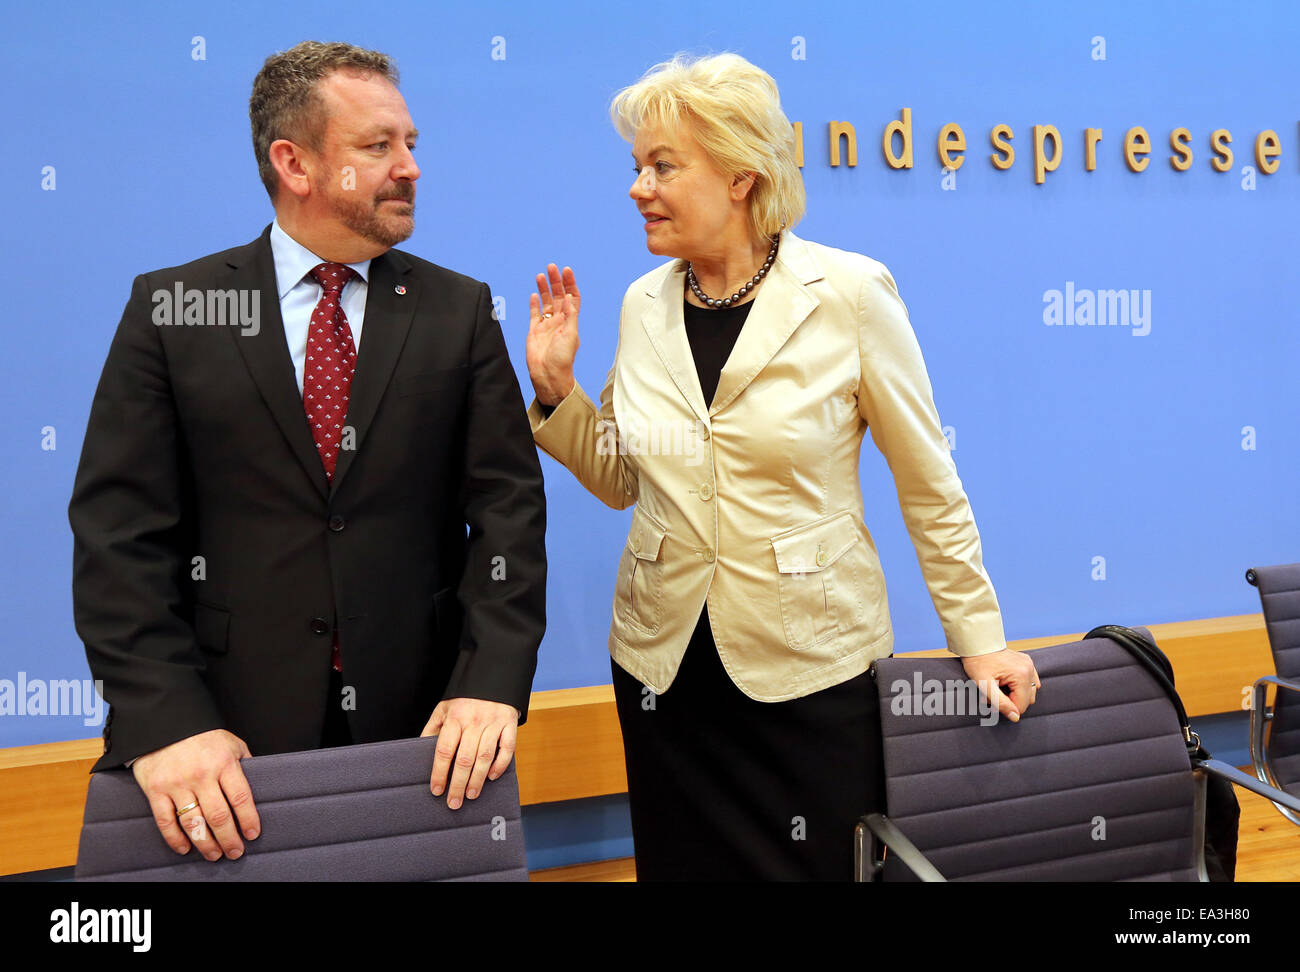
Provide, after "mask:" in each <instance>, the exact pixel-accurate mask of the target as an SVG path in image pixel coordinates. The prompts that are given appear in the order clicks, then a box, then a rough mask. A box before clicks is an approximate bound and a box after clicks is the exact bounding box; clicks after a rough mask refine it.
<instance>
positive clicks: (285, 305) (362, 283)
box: [271, 220, 370, 395]
mask: <svg viewBox="0 0 1300 972" xmlns="http://www.w3.org/2000/svg"><path fill="white" fill-rule="evenodd" d="M271 254H272V255H273V256H274V257H275V287H276V291H277V292H278V293H279V295H280V319H281V320H282V321H284V337H285V340H286V341H288V343H289V357H290V358H292V359H293V373H294V377H295V378H297V380H298V394H299V395H301V394H302V372H303V366H304V365H305V364H306V361H307V332H308V331H309V330H310V329H311V315H312V312H313V311H315V310H316V305H317V304H318V303H319V302H320V298H321V293H322V288H321V285H320V284H318V283H317V282H316V281H315V280H314V279H313V278H311V277H309V276H307V274H308V273H310V272H311V269H312V268H313V267H315V266H318V265H319V264H322V263H325V262H326V261H325V260H322V259H321V258H320V257H318V256H317V255H316V254H314V253H312V252H311V250H309V249H307V248H306V247H305V246H303V245H302V244H301V243H299V242H298V241H297V240H295V239H294V238H293V237H291V236H290V235H289V234H288V233H286V232H285V231H284V230H283V229H281V228H280V221H279V220H276V221H275V222H273V223H272V224H271ZM348 266H350V267H351V268H352V269H353V270H355V271H356V272H357V276H355V277H353V278H352V279H351V280H349V281H348V282H347V284H345V285H344V287H343V294H342V299H341V303H342V306H343V313H344V314H345V315H347V319H348V328H349V329H350V330H351V331H352V346H353V347H354V348H356V352H357V357H358V358H359V357H360V356H361V325H362V324H363V323H364V321H365V316H366V294H367V293H368V292H369V280H370V261H369V260H362V261H361V262H360V263H349V264H348Z"/></svg>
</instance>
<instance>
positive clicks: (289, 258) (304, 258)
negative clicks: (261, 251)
mask: <svg viewBox="0 0 1300 972" xmlns="http://www.w3.org/2000/svg"><path fill="white" fill-rule="evenodd" d="M271 255H272V257H273V258H274V259H275V285H276V289H277V290H278V291H279V292H280V299H281V300H284V296H285V294H287V293H288V292H289V291H291V290H293V288H294V287H296V286H298V284H299V283H301V282H302V279H303V277H305V276H307V274H308V273H310V272H311V269H312V268H313V267H316V266H319V265H320V264H322V263H325V262H327V261H325V260H322V259H321V258H320V257H318V256H317V255H316V254H315V253H312V252H311V250H309V249H307V248H306V247H305V246H303V245H302V244H301V243H299V242H298V241H297V240H295V239H294V238H293V237H292V236H290V235H289V234H288V233H286V232H285V231H284V230H283V229H282V228H281V227H280V221H279V220H278V219H277V220H275V221H273V222H272V223H271ZM348 266H349V267H351V268H352V269H353V270H355V271H356V272H357V273H358V274H359V275H360V277H361V279H362V280H364V281H365V282H366V283H369V282H370V261H369V260H362V261H361V262H360V263H349V264H348Z"/></svg>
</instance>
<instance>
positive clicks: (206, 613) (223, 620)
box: [194, 603, 230, 655]
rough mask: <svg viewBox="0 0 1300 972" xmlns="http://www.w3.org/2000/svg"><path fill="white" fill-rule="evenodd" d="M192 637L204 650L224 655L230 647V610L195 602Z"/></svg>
mask: <svg viewBox="0 0 1300 972" xmlns="http://www.w3.org/2000/svg"><path fill="white" fill-rule="evenodd" d="M194 637H195V639H196V640H197V641H198V643H199V647H200V648H202V649H203V650H204V651H206V652H210V653H212V654H214V655H224V654H225V653H226V651H227V650H228V649H229V647H230V643H229V637H230V612H229V611H227V610H225V609H224V608H217V607H212V606H211V605H209V604H198V603H196V604H195V605H194Z"/></svg>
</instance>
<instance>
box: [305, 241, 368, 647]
mask: <svg viewBox="0 0 1300 972" xmlns="http://www.w3.org/2000/svg"><path fill="white" fill-rule="evenodd" d="M311 276H312V278H313V279H314V280H315V281H316V282H317V283H319V284H320V286H321V295H320V300H319V301H318V302H317V304H316V309H315V310H314V311H312V315H311V326H310V327H309V328H308V331H307V360H306V363H305V364H304V365H303V370H302V403H303V407H304V408H305V409H306V410H307V423H308V424H309V425H310V426H311V433H312V437H313V438H314V439H315V440H316V450H317V451H318V452H319V453H320V459H321V463H322V464H323V465H324V466H325V478H326V479H328V480H330V481H331V482H332V481H333V479H334V467H335V466H336V465H337V464H338V458H339V441H340V439H341V438H342V437H343V426H344V423H345V422H346V421H347V415H348V394H349V392H350V391H351V390H352V375H353V373H354V372H355V371H356V367H357V351H356V348H355V347H354V346H353V344H352V329H351V328H350V327H348V318H347V315H346V314H344V313H343V306H342V303H341V296H342V294H343V287H344V285H345V284H347V282H348V281H349V280H351V279H352V278H353V277H355V276H356V271H355V270H353V269H352V268H351V267H347V266H344V265H343V264H341V263H322V264H320V266H317V267H314V268H312V271H311ZM331 664H332V666H333V668H334V670H335V671H336V672H341V671H342V670H343V668H342V665H341V663H340V660H339V636H338V630H337V629H336V630H335V632H334V646H333V657H332V659H331Z"/></svg>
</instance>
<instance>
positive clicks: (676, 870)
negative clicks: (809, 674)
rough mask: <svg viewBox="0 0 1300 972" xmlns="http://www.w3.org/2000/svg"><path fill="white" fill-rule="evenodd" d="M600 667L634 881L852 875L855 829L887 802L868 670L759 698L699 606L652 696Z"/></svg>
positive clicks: (828, 878)
mask: <svg viewBox="0 0 1300 972" xmlns="http://www.w3.org/2000/svg"><path fill="white" fill-rule="evenodd" d="M611 667H612V669H613V675H614V694H615V698H616V700H617V704H618V717H619V723H620V724H621V726H622V729H623V750H624V755H625V759H626V763H627V786H628V800H629V803H630V805H631V812H632V838H633V841H634V843H635V848H636V872H637V880H638V881H848V880H851V879H852V877H853V832H854V827H855V826H856V825H857V822H858V820H859V819H860V818H861V817H862V815H863V814H865V813H868V812H875V811H878V810H882V809H883V807H884V779H883V773H882V762H883V761H882V755H881V745H880V716H879V703H878V701H877V698H876V687H875V684H874V682H873V681H872V678H871V675H870V673H868V672H864V673H863V674H861V675H859V676H856V677H855V678H852V679H849V680H848V681H846V682H841V683H840V684H839V685H834V686H831V687H830V688H828V689H823V690H822V691H820V692H815V693H813V694H812V695H807V696H804V697H803V698H798V699H791V700H789V701H787V702H756V701H755V700H753V699H751V698H749V697H748V696H747V695H745V694H744V693H743V692H741V691H740V689H738V688H736V686H735V683H733V682H732V681H731V678H730V676H728V675H727V672H726V669H724V668H723V667H722V661H721V659H719V657H718V650H717V647H716V646H715V645H714V642H713V632H712V630H711V629H710V627H709V620H708V609H707V608H706V609H705V610H704V612H703V613H702V614H701V615H700V621H699V624H697V625H696V628H695V633H694V634H693V635H692V636H691V641H690V644H689V645H688V646H687V649H686V657H685V658H684V659H683V660H682V665H681V668H680V669H679V671H678V673H677V677H676V678H675V679H674V681H673V684H672V685H671V686H670V687H669V689H668V691H667V692H665V693H664V694H663V695H654V694H653V693H651V692H650V690H649V689H647V688H645V687H644V686H642V684H641V683H640V682H638V681H637V680H636V679H635V678H633V677H632V676H631V675H629V674H628V673H627V672H625V671H624V670H623V669H622V668H621V667H619V665H617V664H615V663H611Z"/></svg>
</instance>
